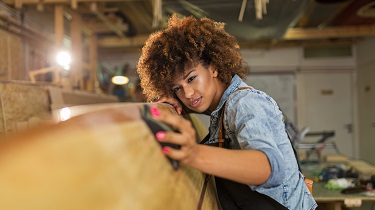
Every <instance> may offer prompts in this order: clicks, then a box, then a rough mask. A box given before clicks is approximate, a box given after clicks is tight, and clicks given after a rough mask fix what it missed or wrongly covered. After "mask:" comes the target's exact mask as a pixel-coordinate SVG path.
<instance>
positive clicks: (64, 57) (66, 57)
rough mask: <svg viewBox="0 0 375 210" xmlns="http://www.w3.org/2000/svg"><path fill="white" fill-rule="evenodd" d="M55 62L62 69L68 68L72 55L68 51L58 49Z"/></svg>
mask: <svg viewBox="0 0 375 210" xmlns="http://www.w3.org/2000/svg"><path fill="white" fill-rule="evenodd" d="M56 62H57V64H59V65H60V66H61V67H62V68H63V69H65V70H70V63H71V62H72V57H71V56H70V53H68V52H66V51H60V52H58V53H57V55H56Z"/></svg>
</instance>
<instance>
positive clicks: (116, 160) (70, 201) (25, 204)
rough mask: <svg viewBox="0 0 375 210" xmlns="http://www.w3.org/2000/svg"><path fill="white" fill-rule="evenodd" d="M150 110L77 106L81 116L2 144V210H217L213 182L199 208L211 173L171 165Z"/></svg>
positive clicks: (129, 105)
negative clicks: (144, 113)
mask: <svg viewBox="0 0 375 210" xmlns="http://www.w3.org/2000/svg"><path fill="white" fill-rule="evenodd" d="M143 105H144V104H142V103H122V104H112V105H100V106H95V105H89V106H80V107H71V108H69V110H70V113H71V114H73V115H77V116H74V117H71V118H69V119H67V120H65V121H61V122H58V123H56V124H51V125H41V126H38V127H36V128H34V129H30V130H27V131H24V132H22V133H17V134H12V135H9V136H6V137H4V138H3V139H0V209H7V210H13V209H17V210H18V209H22V210H23V209H27V210H34V209H35V210H51V209H53V210H60V209H61V210H67V209H77V210H86V209H87V210H95V209H105V210H109V209H110V210H117V209H121V210H153V209H157V210H159V209H173V210H177V209H178V210H184V209H186V210H192V209H199V208H201V209H207V210H214V209H218V205H217V199H216V195H215V189H214V184H213V179H211V180H210V181H209V182H208V185H207V189H206V190H205V193H204V197H203V198H204V199H203V202H202V205H201V207H198V206H199V202H200V198H201V192H202V189H203V185H204V177H205V176H204V174H202V173H201V172H199V171H196V170H194V169H191V168H186V167H180V168H179V169H178V170H175V169H174V168H173V167H172V165H171V164H170V162H169V161H168V159H167V158H166V157H165V156H164V154H163V153H162V152H161V149H160V145H159V143H158V142H157V141H156V140H155V138H154V135H153V134H152V132H151V130H150V129H149V127H148V126H147V124H146V123H145V122H144V120H142V118H141V110H142V108H143ZM157 106H158V108H159V109H167V110H169V111H171V112H173V113H175V112H174V109H173V108H172V107H171V106H169V105H166V104H157Z"/></svg>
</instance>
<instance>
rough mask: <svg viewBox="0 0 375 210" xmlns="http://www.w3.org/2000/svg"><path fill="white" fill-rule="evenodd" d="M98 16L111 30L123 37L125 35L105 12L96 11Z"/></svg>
mask: <svg viewBox="0 0 375 210" xmlns="http://www.w3.org/2000/svg"><path fill="white" fill-rule="evenodd" d="M94 14H95V15H96V17H97V18H98V19H99V20H101V21H102V22H103V23H104V24H105V25H106V26H107V27H108V28H109V29H111V31H113V32H115V33H116V34H117V36H119V37H121V38H123V37H125V35H124V33H123V32H122V31H121V30H120V29H119V28H118V27H117V26H116V25H115V24H113V23H112V22H111V21H110V20H109V19H108V18H107V17H106V16H105V15H104V14H103V13H101V12H99V11H94Z"/></svg>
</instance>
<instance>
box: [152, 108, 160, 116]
mask: <svg viewBox="0 0 375 210" xmlns="http://www.w3.org/2000/svg"><path fill="white" fill-rule="evenodd" d="M150 111H151V115H152V116H154V117H160V113H159V110H158V108H157V107H156V106H151V107H150Z"/></svg>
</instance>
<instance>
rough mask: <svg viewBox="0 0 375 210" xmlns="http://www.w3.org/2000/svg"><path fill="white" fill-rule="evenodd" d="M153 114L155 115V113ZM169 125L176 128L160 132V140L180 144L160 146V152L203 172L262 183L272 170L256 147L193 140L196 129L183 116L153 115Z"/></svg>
mask: <svg viewBox="0 0 375 210" xmlns="http://www.w3.org/2000/svg"><path fill="white" fill-rule="evenodd" d="M154 116H155V115H154ZM155 117H156V118H157V119H158V120H160V121H162V122H164V123H167V124H169V125H171V126H172V127H173V128H174V129H176V130H177V131H178V132H166V133H165V132H159V133H157V134H156V138H157V139H158V140H159V141H163V142H169V143H174V144H178V145H181V149H179V150H175V149H173V148H170V147H165V148H163V152H164V153H165V154H166V155H168V156H169V157H171V158H172V159H176V160H179V161H180V163H181V164H183V165H186V166H190V167H193V168H195V169H197V170H200V171H202V172H205V173H208V174H213V175H215V176H219V177H222V178H226V179H230V180H233V181H236V182H240V183H244V184H251V185H261V184H263V183H264V182H266V181H267V179H268V177H269V176H270V174H271V167H270V164H269V161H268V159H267V156H266V155H265V154H264V153H263V152H261V151H258V150H229V149H223V148H217V147H211V146H207V145H201V144H197V143H196V142H195V130H194V129H193V127H192V126H191V123H190V122H189V121H187V120H185V119H183V118H182V117H179V116H175V115H173V114H170V113H167V112H162V111H161V112H160V113H159V114H157V115H156V116H155Z"/></svg>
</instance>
